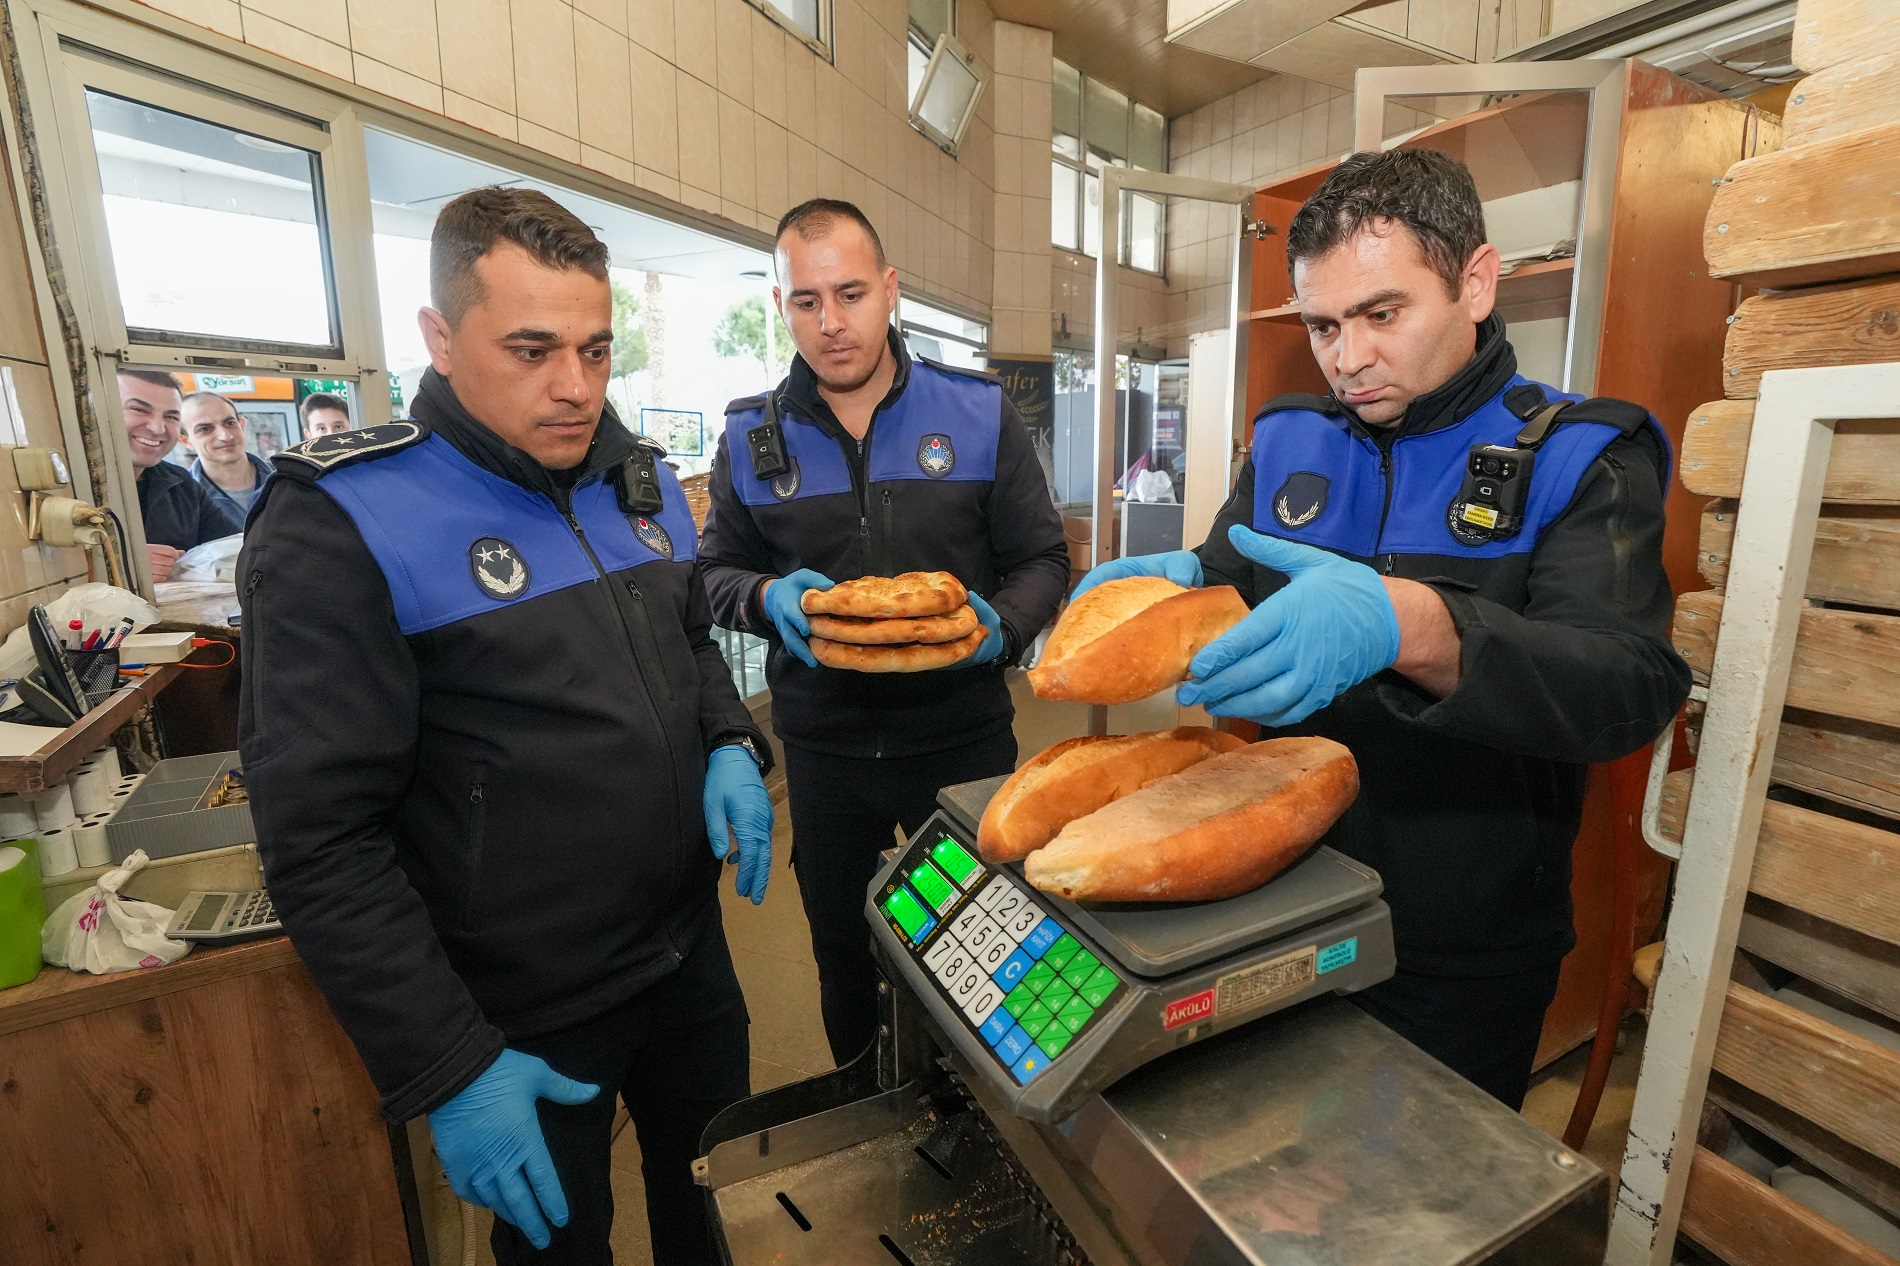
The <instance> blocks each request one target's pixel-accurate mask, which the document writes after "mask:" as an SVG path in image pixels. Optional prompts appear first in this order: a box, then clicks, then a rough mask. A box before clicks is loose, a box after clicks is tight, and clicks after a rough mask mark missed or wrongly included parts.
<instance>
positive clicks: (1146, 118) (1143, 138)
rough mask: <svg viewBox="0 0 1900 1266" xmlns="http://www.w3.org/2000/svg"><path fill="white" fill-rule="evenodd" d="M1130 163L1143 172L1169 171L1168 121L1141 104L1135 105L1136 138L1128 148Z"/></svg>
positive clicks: (1134, 137)
mask: <svg viewBox="0 0 1900 1266" xmlns="http://www.w3.org/2000/svg"><path fill="white" fill-rule="evenodd" d="M1128 162H1129V165H1130V166H1132V167H1139V168H1141V169H1142V170H1143V171H1166V170H1167V169H1168V121H1167V120H1166V119H1164V118H1162V117H1161V115H1160V114H1159V113H1158V112H1157V111H1154V110H1150V109H1149V108H1148V107H1147V106H1145V105H1142V104H1141V103H1140V102H1136V103H1135V124H1134V136H1133V138H1132V139H1131V141H1130V144H1129V147H1128Z"/></svg>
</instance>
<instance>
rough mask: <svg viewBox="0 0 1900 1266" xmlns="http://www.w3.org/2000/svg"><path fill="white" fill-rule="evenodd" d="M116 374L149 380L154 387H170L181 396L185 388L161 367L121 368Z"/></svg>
mask: <svg viewBox="0 0 1900 1266" xmlns="http://www.w3.org/2000/svg"><path fill="white" fill-rule="evenodd" d="M118 376H119V377H121V378H136V379H138V380H139V381H140V382H149V383H151V384H152V385H153V386H154V387H170V388H171V389H172V390H173V391H176V392H177V393H178V394H179V395H181V396H182V395H184V394H185V389H184V388H183V387H182V386H180V385H179V382H178V379H177V378H175V377H173V376H172V375H170V374H168V373H166V372H165V371H164V370H162V369H121V370H119V371H118Z"/></svg>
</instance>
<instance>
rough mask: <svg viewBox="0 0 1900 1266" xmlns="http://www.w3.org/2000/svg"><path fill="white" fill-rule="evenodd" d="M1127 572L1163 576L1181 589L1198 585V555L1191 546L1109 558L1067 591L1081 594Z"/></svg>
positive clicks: (1199, 573) (1199, 582)
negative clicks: (1127, 556) (1158, 552)
mask: <svg viewBox="0 0 1900 1266" xmlns="http://www.w3.org/2000/svg"><path fill="white" fill-rule="evenodd" d="M1130 576H1163V577H1166V578H1167V579H1169V580H1172V581H1173V582H1174V583H1175V584H1177V585H1180V586H1181V587H1182V588H1184V589H1199V588H1200V587H1201V557H1200V555H1198V554H1196V553H1195V552H1194V551H1193V550H1191V549H1178V550H1174V551H1173V552H1171V553H1167V554H1138V555H1136V556H1135V557H1133V558H1111V559H1109V560H1108V561H1107V562H1106V563H1103V564H1102V565H1101V566H1099V567H1096V568H1093V569H1092V570H1090V572H1089V574H1088V575H1086V576H1084V577H1082V583H1081V584H1079V585H1077V586H1076V587H1075V592H1074V593H1073V594H1072V595H1070V596H1071V597H1074V598H1080V597H1081V596H1082V595H1083V594H1085V593H1087V592H1088V591H1089V590H1091V589H1093V588H1095V586H1097V585H1099V584H1101V583H1102V582H1103V581H1104V580H1126V579H1128V577H1130Z"/></svg>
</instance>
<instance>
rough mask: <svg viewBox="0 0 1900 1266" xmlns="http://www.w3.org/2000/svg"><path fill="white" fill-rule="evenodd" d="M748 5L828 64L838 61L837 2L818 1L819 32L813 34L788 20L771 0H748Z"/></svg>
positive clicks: (828, 0) (830, 0) (831, 0)
mask: <svg viewBox="0 0 1900 1266" xmlns="http://www.w3.org/2000/svg"><path fill="white" fill-rule="evenodd" d="M746 3H747V4H749V5H751V6H752V7H753V8H755V9H757V10H758V11H759V12H761V13H763V14H764V15H765V16H766V17H768V18H770V19H771V20H772V21H773V22H775V23H777V24H778V26H779V28H780V29H781V30H783V31H784V32H785V33H786V34H788V35H790V36H791V37H792V38H793V39H795V40H797V41H798V42H799V43H800V44H803V45H804V46H805V47H806V48H809V49H810V50H811V51H812V52H814V53H816V54H818V56H820V57H822V58H824V59H825V60H826V61H828V62H833V63H834V64H835V63H836V61H837V54H836V52H835V44H836V40H835V36H836V32H837V26H836V21H835V19H836V14H835V12H834V3H835V0H818V32H817V34H815V35H814V34H812V33H810V32H808V31H806V30H805V28H803V27H801V26H799V25H798V23H796V22H794V21H793V20H792V19H791V18H788V17H786V16H785V14H783V13H782V12H780V11H779V10H778V8H776V7H775V6H774V5H772V4H771V3H770V0H746Z"/></svg>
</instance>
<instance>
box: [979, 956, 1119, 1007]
mask: <svg viewBox="0 0 1900 1266" xmlns="http://www.w3.org/2000/svg"><path fill="white" fill-rule="evenodd" d="M1076 992H1077V993H1079V994H1080V995H1081V996H1082V997H1084V998H1086V999H1088V1004H1089V1005H1090V1006H1091V1007H1099V1006H1101V1005H1102V1004H1103V1003H1104V1002H1107V1001H1108V995H1110V994H1112V993H1114V992H1115V973H1114V972H1112V971H1110V970H1109V969H1108V968H1106V967H1097V968H1096V969H1095V971H1094V974H1092V975H1091V976H1090V977H1089V978H1088V979H1087V980H1086V981H1084V982H1083V984H1082V987H1081V988H1080V989H1079V990H1077V991H1076ZM1004 1005H1005V1006H1007V1005H1008V1000H1007V999H1005V1000H1004ZM1010 1014H1012V1015H1014V1014H1015V1013H1014V1012H1011V1013H1010Z"/></svg>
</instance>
